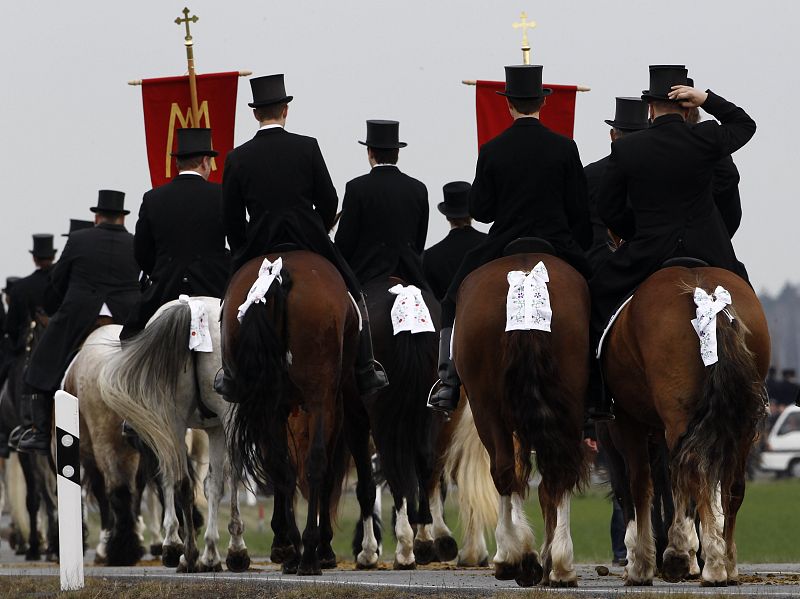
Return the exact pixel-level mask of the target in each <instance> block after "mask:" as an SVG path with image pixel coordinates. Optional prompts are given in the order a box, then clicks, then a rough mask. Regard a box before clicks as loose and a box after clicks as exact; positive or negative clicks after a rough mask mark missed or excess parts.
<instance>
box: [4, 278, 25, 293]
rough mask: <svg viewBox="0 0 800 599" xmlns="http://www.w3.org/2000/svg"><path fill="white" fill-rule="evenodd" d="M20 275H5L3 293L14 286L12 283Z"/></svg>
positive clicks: (17, 279)
mask: <svg viewBox="0 0 800 599" xmlns="http://www.w3.org/2000/svg"><path fill="white" fill-rule="evenodd" d="M20 278H21V277H6V286H5V287H3V293H8V292H9V291H11V288H12V287H13V286H14V283H16V282H17V281H19V280H20Z"/></svg>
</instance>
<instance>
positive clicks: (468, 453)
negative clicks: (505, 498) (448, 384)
mask: <svg viewBox="0 0 800 599" xmlns="http://www.w3.org/2000/svg"><path fill="white" fill-rule="evenodd" d="M444 475H445V477H446V478H447V479H449V480H451V481H453V482H454V483H455V484H456V486H457V487H458V519H459V521H460V522H461V523H462V527H463V528H464V530H465V531H466V530H473V531H478V532H480V533H481V534H482V533H483V531H487V532H492V531H494V528H495V526H496V525H497V511H498V505H499V495H498V493H497V490H496V489H495V486H494V482H493V481H492V474H491V467H490V464H489V452H487V451H486V447H484V445H483V443H482V442H481V439H480V437H479V436H478V429H476V428H475V420H474V419H473V416H472V409H471V408H470V406H469V403H467V404H466V405H465V406H464V411H463V412H462V413H461V416H460V418H459V420H458V423H457V424H456V428H455V431H454V432H453V438H452V440H451V442H450V446H449V447H448V448H447V453H446V454H445V458H444Z"/></svg>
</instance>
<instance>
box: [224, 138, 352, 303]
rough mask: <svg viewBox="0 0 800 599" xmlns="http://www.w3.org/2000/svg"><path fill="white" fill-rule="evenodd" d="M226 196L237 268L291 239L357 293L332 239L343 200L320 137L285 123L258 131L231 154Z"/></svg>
mask: <svg viewBox="0 0 800 599" xmlns="http://www.w3.org/2000/svg"><path fill="white" fill-rule="evenodd" d="M222 196H223V214H224V221H225V234H226V235H227V236H228V245H230V248H231V253H232V254H233V265H232V266H233V270H238V269H239V268H241V266H242V265H243V264H244V263H245V262H247V261H248V260H250V259H252V258H255V257H257V256H262V255H264V254H267V253H268V252H270V251H272V249H273V248H274V247H275V246H277V245H281V244H286V243H291V244H295V245H297V246H299V247H301V248H302V249H306V250H309V251H312V252H316V253H318V254H320V255H322V256H324V257H325V258H327V259H328V260H330V261H331V262H332V263H333V264H334V266H336V267H337V268H338V269H339V272H340V273H341V274H342V276H343V277H344V281H345V283H346V284H347V286H348V288H349V289H350V291H352V292H358V291H359V289H360V287H359V284H358V279H356V277H355V275H354V274H353V273H352V271H351V270H350V268H349V266H348V265H347V263H346V262H345V261H344V259H343V258H342V257H341V255H340V254H339V251H338V250H337V249H336V247H335V246H334V245H333V242H332V241H331V239H330V237H328V231H329V230H330V229H331V228H332V227H333V225H334V221H335V218H336V209H337V207H338V204H339V199H338V197H337V196H336V189H335V188H334V187H333V182H332V181H331V177H330V175H329V174H328V168H327V167H326V166H325V160H324V159H323V158H322V152H320V149H319V144H317V140H316V139H314V138H313V137H306V136H303V135H297V134H295V133H289V132H288V131H286V130H284V129H283V128H281V127H275V128H272V129H262V130H260V131H259V132H258V133H256V136H255V137H254V138H253V139H251V140H250V141H248V142H245V143H244V144H242V145H241V146H239V147H238V148H235V149H233V150H231V151H230V152H228V155H227V157H226V158H225V173H224V175H223V177H222ZM248 217H249V220H248Z"/></svg>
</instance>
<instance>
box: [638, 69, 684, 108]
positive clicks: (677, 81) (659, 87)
mask: <svg viewBox="0 0 800 599" xmlns="http://www.w3.org/2000/svg"><path fill="white" fill-rule="evenodd" d="M688 74H689V71H688V70H687V69H686V67H685V66H684V65H682V64H651V65H650V87H649V88H648V89H646V90H644V91H643V92H642V100H666V101H672V100H670V99H669V96H668V95H667V94H669V92H671V91H672V86H673V85H686V82H687V76H688Z"/></svg>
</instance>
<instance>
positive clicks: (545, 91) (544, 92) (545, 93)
mask: <svg viewBox="0 0 800 599" xmlns="http://www.w3.org/2000/svg"><path fill="white" fill-rule="evenodd" d="M494 93H496V94H497V95H498V96H505V97H506V98H511V99H512V100H538V99H539V98H544V97H546V96H549V95H550V94H552V93H553V90H552V89H550V88H549V87H543V88H542V95H541V96H517V95H514V94H507V93H506V92H504V91H502V92H494Z"/></svg>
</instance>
